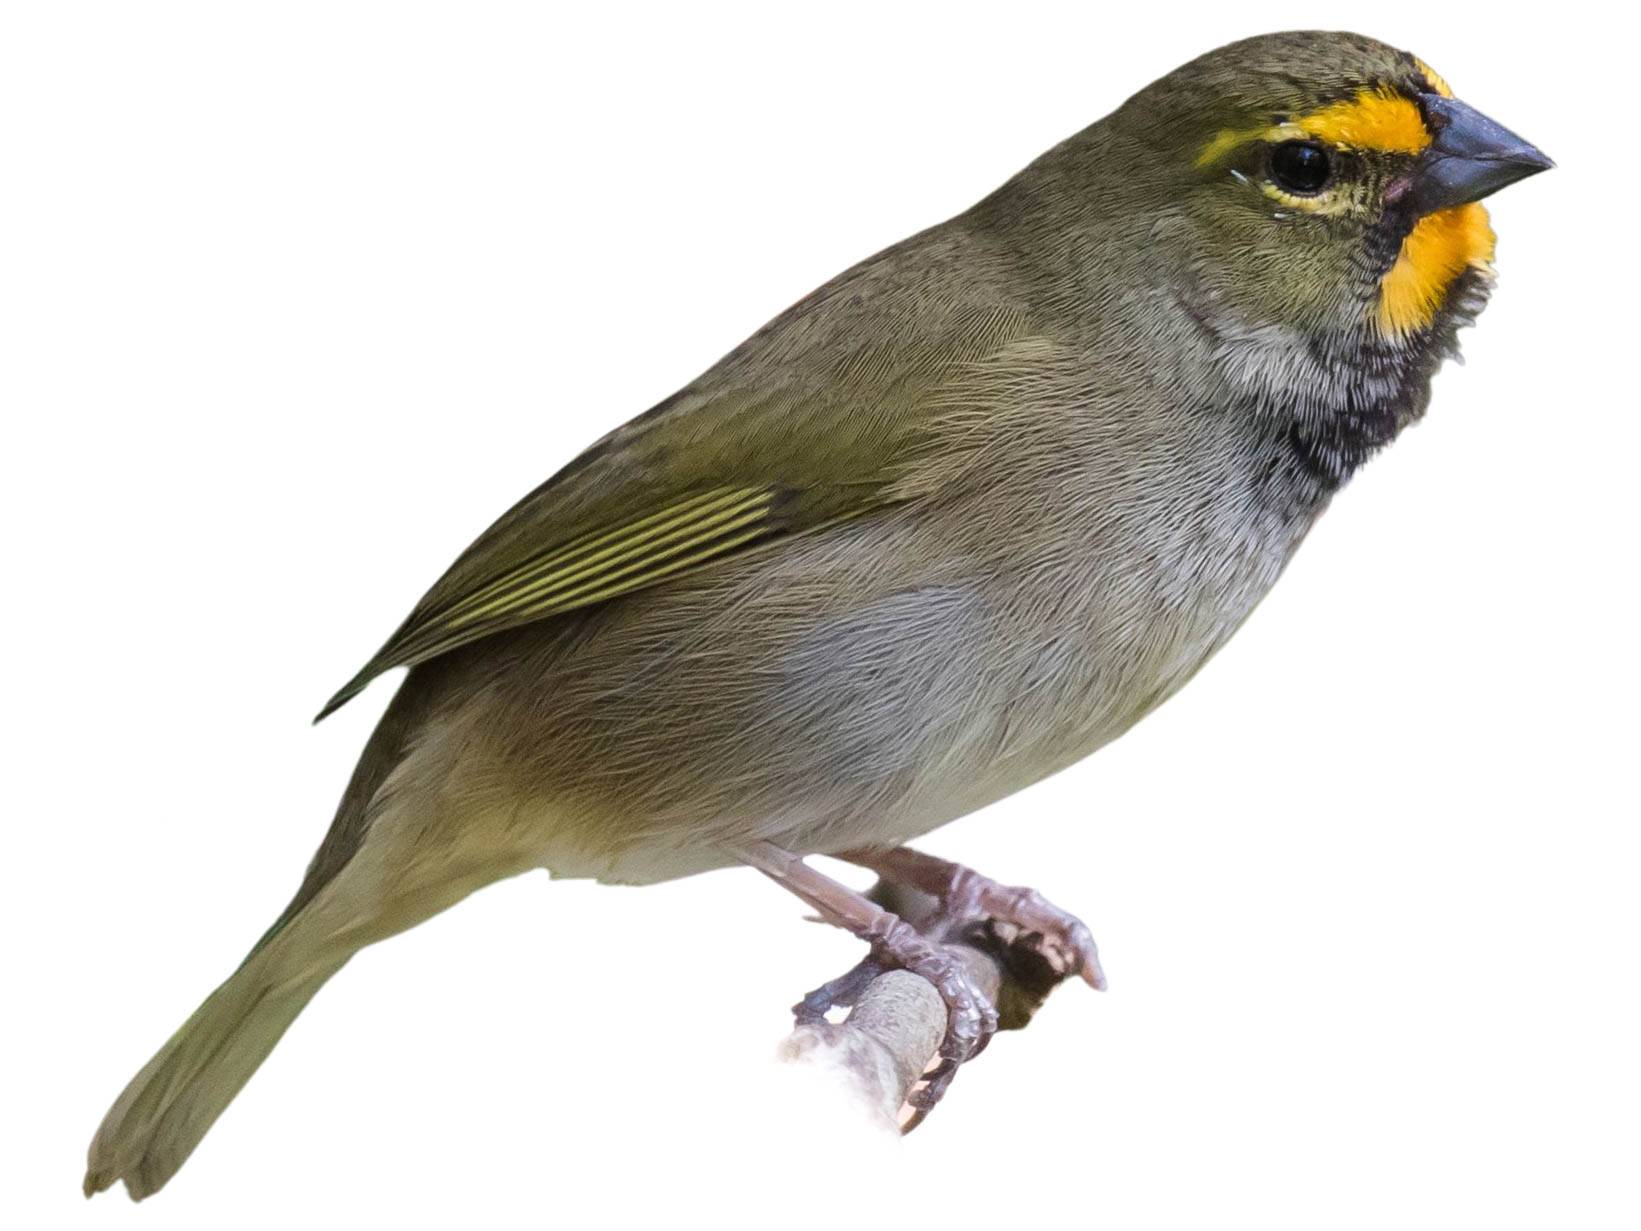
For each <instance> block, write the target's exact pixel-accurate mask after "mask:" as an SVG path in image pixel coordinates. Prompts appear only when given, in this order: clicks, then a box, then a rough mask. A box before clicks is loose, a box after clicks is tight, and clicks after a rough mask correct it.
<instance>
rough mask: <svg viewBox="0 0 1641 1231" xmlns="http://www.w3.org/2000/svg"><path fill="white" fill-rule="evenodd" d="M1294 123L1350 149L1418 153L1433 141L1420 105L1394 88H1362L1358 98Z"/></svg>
mask: <svg viewBox="0 0 1641 1231" xmlns="http://www.w3.org/2000/svg"><path fill="white" fill-rule="evenodd" d="M1293 126H1294V127H1296V128H1298V129H1299V130H1300V131H1301V132H1303V133H1304V134H1306V135H1307V136H1310V137H1314V138H1316V139H1317V140H1318V141H1326V142H1328V143H1329V144H1330V145H1336V146H1339V147H1340V148H1341V149H1348V150H1373V151H1376V152H1378V153H1384V154H1417V153H1418V152H1419V151H1421V150H1422V149H1424V148H1425V146H1427V145H1429V144H1430V130H1429V129H1428V128H1426V127H1425V126H1424V117H1423V116H1422V115H1420V114H1419V108H1418V107H1417V106H1416V105H1415V104H1414V103H1413V101H1412V100H1411V99H1409V98H1405V97H1403V96H1402V95H1401V94H1398V93H1396V92H1395V91H1394V90H1386V89H1380V90H1363V91H1362V92H1361V93H1360V94H1358V95H1357V96H1356V97H1355V98H1347V99H1342V100H1341V101H1339V102H1336V103H1333V104H1330V105H1329V106H1326V107H1323V108H1322V109H1321V110H1320V111H1313V112H1311V113H1310V114H1309V115H1306V116H1301V117H1300V118H1299V119H1297V120H1295V121H1294V125H1293Z"/></svg>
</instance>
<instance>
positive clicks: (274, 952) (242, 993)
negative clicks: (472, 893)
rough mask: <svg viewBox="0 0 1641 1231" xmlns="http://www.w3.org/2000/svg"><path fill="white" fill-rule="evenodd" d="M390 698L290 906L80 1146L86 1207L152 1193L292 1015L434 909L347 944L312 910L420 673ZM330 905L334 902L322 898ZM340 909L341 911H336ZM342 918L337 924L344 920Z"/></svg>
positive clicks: (410, 727)
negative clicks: (117, 1194)
mask: <svg viewBox="0 0 1641 1231" xmlns="http://www.w3.org/2000/svg"><path fill="white" fill-rule="evenodd" d="M421 674H422V675H423V677H424V679H423V680H420V681H419V680H417V679H416V678H415V677H414V676H413V677H412V679H411V680H410V681H407V683H406V686H404V687H402V688H400V690H399V692H398V694H397V695H396V696H395V697H394V699H393V702H392V704H391V705H389V707H388V709H387V712H386V714H384V715H383V717H382V721H381V723H380V724H379V725H378V726H377V728H376V732H375V734H373V735H372V736H371V738H370V741H369V743H368V744H367V745H366V747H365V751H364V754H363V755H362V756H361V757H360V760H359V765H358V768H357V769H355V770H354V773H353V779H352V781H351V782H350V783H349V784H348V789H347V791H346V792H345V793H344V795H343V797H342V802H341V805H340V806H339V807H338V808H337V811H336V819H335V820H334V821H333V822H332V824H331V828H330V832H329V833H328V834H327V835H326V836H325V841H324V843H323V844H322V845H321V846H320V848H319V851H318V853H316V854H315V856H314V859H313V863H312V864H311V865H310V866H309V868H308V874H307V876H306V877H305V878H304V880H303V882H302V886H301V888H300V889H298V891H297V894H296V897H295V898H294V899H293V900H292V901H291V903H290V905H289V906H288V907H286V909H285V912H284V913H283V914H282V915H281V916H280V917H279V919H278V920H277V921H276V922H275V923H274V925H273V927H271V928H269V929H268V931H267V933H266V934H265V935H264V936H263V937H262V939H261V940H260V941H258V942H257V944H256V947H255V948H254V949H252V950H251V954H250V956H249V957H247V958H246V959H245V961H244V962H243V963H242V964H241V966H240V968H239V969H238V970H237V971H235V972H234V974H233V975H232V976H231V977H230V978H229V979H228V981H227V982H226V983H224V984H223V985H222V986H221V987H219V988H217V990H216V991H214V992H212V993H211V995H210V996H209V997H207V998H206V1001H205V1003H204V1004H202V1005H200V1006H199V1008H198V1009H196V1010H195V1011H194V1015H193V1016H192V1017H190V1018H189V1019H188V1020H187V1021H186V1022H184V1023H183V1026H182V1029H180V1030H178V1031H177V1032H176V1034H174V1035H172V1036H171V1039H170V1041H169V1042H167V1043H166V1044H165V1046H164V1047H162V1048H160V1050H159V1052H158V1054H157V1055H155V1056H154V1058H153V1059H152V1060H150V1061H149V1062H148V1063H147V1064H146V1065H145V1066H144V1067H143V1069H142V1071H141V1072H140V1073H138V1074H137V1075H136V1076H135V1077H133V1078H132V1079H131V1084H130V1085H128V1086H127V1087H126V1088H125V1091H124V1093H122V1094H121V1095H120V1097H119V1098H118V1099H116V1100H115V1102H114V1106H113V1107H112V1108H110V1109H109V1112H108V1115H107V1116H105V1117H104V1118H103V1122H102V1127H100V1128H99V1129H98V1130H97V1135H96V1137H95V1138H93V1140H92V1142H91V1151H90V1156H89V1159H88V1165H87V1169H86V1176H85V1193H86V1196H88V1197H89V1196H92V1195H94V1194H96V1193H99V1192H101V1191H103V1190H104V1189H105V1188H109V1187H112V1186H113V1185H114V1184H116V1183H118V1182H119V1181H120V1180H124V1181H125V1186H126V1190H127V1191H128V1192H129V1193H130V1194H131V1196H132V1199H133V1200H137V1201H140V1200H142V1199H143V1198H144V1197H147V1196H149V1195H151V1194H152V1193H156V1192H158V1191H159V1190H160V1188H161V1187H163V1186H164V1184H165V1182H166V1181H167V1180H169V1179H170V1178H171V1177H172V1176H173V1175H175V1174H176V1172H177V1169H178V1168H179V1167H181V1166H182V1164H183V1163H184V1162H185V1161H187V1158H188V1156H189V1155H190V1154H191V1153H193V1150H194V1147H195V1146H197V1145H198V1144H199V1143H200V1139H201V1138H202V1137H204V1136H205V1133H206V1131H207V1130H208V1129H209V1128H210V1127H211V1125H212V1124H213V1123H215V1121H216V1118H217V1117H218V1116H220V1115H221V1114H222V1112H223V1109H224V1108H225V1107H227V1106H228V1104H229V1103H230V1102H231V1101H232V1100H233V1097H234V1095H236V1094H238V1093H239V1091H240V1088H241V1087H242V1086H244V1084H245V1083H246V1082H247V1081H249V1080H250V1077H251V1074H252V1073H254V1072H256V1070H257V1067H258V1066H259V1065H260V1064H261V1063H262V1061H263V1060H264V1059H266V1058H267V1055H268V1053H269V1052H270V1051H272V1050H273V1048H274V1044H276V1043H278V1042H279V1040H280V1038H281V1037H282V1036H283V1035H284V1033H285V1031H286V1030H287V1029H289V1027H290V1024H291V1023H292V1022H293V1021H295V1020H296V1015H297V1014H298V1013H300V1012H302V1010H303V1008H304V1007H305V1006H306V1005H307V1003H308V1001H310V1000H312V999H313V997H314V994H315V993H317V992H318V991H319V989H320V988H321V987H323V986H324V985H325V981H326V980H327V979H329V978H330V977H331V976H332V975H333V974H335V973H336V972H337V971H338V970H340V969H341V968H342V967H343V966H344V965H345V964H346V963H347V960H348V959H349V958H350V957H352V956H353V954H354V953H355V952H356V951H357V949H358V948H359V947H360V946H361V945H362V944H365V943H368V942H369V941H370V940H373V939H380V938H381V937H382V936H383V935H387V934H390V933H391V932H393V931H397V930H399V929H401V928H404V927H409V926H413V925H414V924H415V923H416V922H419V921H420V919H422V918H425V917H426V916H427V915H428V914H432V913H434V911H436V910H437V909H439V908H440V906H441V905H442V904H443V903H441V902H439V901H437V900H436V899H435V898H434V897H432V895H430V900H429V902H428V903H427V904H426V905H425V906H423V907H422V908H421V909H419V910H412V911H409V912H407V913H405V914H404V915H403V916H402V917H401V918H399V919H397V920H396V921H394V922H393V923H391V924H387V925H385V926H382V927H378V928H376V929H375V930H374V932H371V933H369V934H355V935H354V937H353V939H352V940H351V941H344V940H342V938H341V937H340V936H339V935H338V933H339V932H340V931H342V930H343V929H340V928H338V927H337V926H335V925H336V918H335V917H334V915H333V917H331V918H330V919H328V920H327V919H324V918H319V917H316V916H322V915H323V914H324V913H325V912H323V911H321V910H319V909H318V908H317V904H316V903H315V899H316V898H319V897H320V895H321V894H322V893H323V892H324V891H325V890H326V889H327V888H328V887H329V888H333V890H334V886H335V883H336V882H337V881H338V878H339V877H340V876H341V874H342V872H343V870H344V869H345V868H346V867H347V865H348V862H349V860H350V859H351V858H352V856H353V854H354V853H355V852H356V851H357V850H358V849H359V846H360V845H361V844H362V843H363V842H364V840H365V837H366V834H367V832H368V830H369V826H370V802H371V800H372V798H373V797H374V796H375V795H376V793H377V791H378V790H379V789H380V788H381V786H382V784H383V783H384V782H385V781H386V779H387V777H388V775H389V774H390V773H391V772H392V770H393V768H394V766H395V765H397V764H398V762H399V760H400V758H401V757H402V756H403V755H404V752H405V749H406V747H407V746H408V744H409V743H410V741H411V740H412V738H413V736H414V733H415V731H416V729H417V727H418V725H419V724H420V722H421V721H422V719H423V717H424V716H425V714H426V713H427V711H428V709H429V707H430V706H431V704H432V701H433V697H432V693H433V690H432V689H430V688H428V687H425V686H416V685H424V684H425V680H426V679H428V678H432V675H431V673H425V672H424V673H421ZM333 896H334V893H333ZM341 905H342V906H343V907H346V906H347V905H348V904H347V903H345V902H344V903H342V904H341ZM343 913H344V915H347V914H348V912H347V911H346V910H344V912H343Z"/></svg>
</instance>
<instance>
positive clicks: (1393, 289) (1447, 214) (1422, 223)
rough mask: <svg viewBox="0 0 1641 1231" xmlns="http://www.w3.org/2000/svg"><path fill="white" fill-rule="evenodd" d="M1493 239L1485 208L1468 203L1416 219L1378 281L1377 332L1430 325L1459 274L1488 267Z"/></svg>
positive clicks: (1388, 334)
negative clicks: (1392, 261) (1393, 261)
mask: <svg viewBox="0 0 1641 1231" xmlns="http://www.w3.org/2000/svg"><path fill="white" fill-rule="evenodd" d="M1493 242H1494V237H1493V226H1492V224H1491V223H1490V222H1489V221H1488V218H1487V211H1486V210H1485V209H1483V208H1482V207H1481V206H1480V205H1478V204H1476V203H1474V202H1472V203H1471V204H1469V205H1459V206H1455V207H1454V208H1452V209H1442V210H1437V211H1436V212H1435V213H1433V214H1426V215H1425V216H1424V217H1423V218H1421V219H1419V221H1418V222H1416V223H1414V224H1413V230H1411V231H1409V232H1408V235H1407V238H1406V239H1404V240H1403V241H1402V250H1401V252H1400V253H1398V254H1397V257H1396V263H1395V264H1394V265H1392V266H1391V267H1390V272H1389V273H1388V274H1386V275H1385V279H1384V281H1383V282H1381V283H1380V284H1379V312H1378V316H1377V318H1376V319H1377V322H1378V325H1379V332H1380V333H1382V334H1384V335H1385V336H1386V337H1405V336H1406V335H1408V334H1410V333H1413V332H1415V331H1417V330H1419V329H1423V328H1424V327H1425V326H1426V325H1428V324H1430V322H1431V321H1433V320H1435V319H1436V313H1437V311H1438V310H1439V309H1440V308H1441V306H1442V303H1443V302H1444V301H1445V300H1446V299H1447V292H1448V290H1449V289H1450V288H1451V287H1452V285H1453V283H1454V282H1456V281H1457V280H1458V277H1459V275H1460V274H1462V273H1464V271H1465V270H1467V269H1481V270H1488V271H1491V269H1492V260H1493Z"/></svg>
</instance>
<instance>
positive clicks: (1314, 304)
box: [1114, 33, 1551, 341]
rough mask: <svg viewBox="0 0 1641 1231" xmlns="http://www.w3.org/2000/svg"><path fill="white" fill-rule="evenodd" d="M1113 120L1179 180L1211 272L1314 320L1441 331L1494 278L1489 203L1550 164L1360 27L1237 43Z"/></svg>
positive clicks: (1401, 335) (1386, 331)
mask: <svg viewBox="0 0 1641 1231" xmlns="http://www.w3.org/2000/svg"><path fill="white" fill-rule="evenodd" d="M1114 118H1116V119H1117V121H1118V125H1119V126H1120V127H1121V128H1123V129H1124V130H1126V131H1127V132H1128V133H1129V135H1130V136H1132V137H1135V138H1137V139H1139V140H1140V141H1143V142H1146V143H1148V144H1149V145H1151V146H1152V147H1153V150H1154V151H1155V153H1156V154H1157V155H1158V156H1159V157H1158V158H1157V159H1156V161H1155V162H1154V163H1153V166H1154V169H1155V170H1156V171H1158V172H1160V173H1162V174H1165V175H1168V176H1169V178H1171V179H1172V180H1173V185H1172V186H1173V187H1174V189H1175V192H1174V193H1173V194H1172V195H1173V196H1174V199H1175V200H1177V201H1178V202H1179V203H1180V205H1181V212H1182V213H1183V215H1184V216H1185V217H1186V218H1188V219H1189V222H1190V225H1191V228H1192V230H1193V232H1194V235H1193V240H1194V242H1195V243H1196V244H1197V245H1198V248H1199V251H1198V253H1197V259H1196V260H1194V261H1193V262H1192V264H1193V265H1194V266H1195V270H1196V273H1197V276H1198V277H1199V278H1201V279H1203V280H1205V281H1207V282H1208V283H1209V284H1210V289H1211V290H1212V291H1213V292H1215V293H1216V294H1217V296H1218V297H1219V298H1220V299H1221V300H1222V301H1223V302H1224V304H1225V305H1226V307H1227V308H1230V309H1232V310H1235V309H1236V308H1238V307H1240V308H1242V309H1243V310H1244V312H1245V313H1246V316H1247V318H1248V319H1249V320H1251V321H1256V322H1263V321H1271V322H1276V323H1280V324H1285V325H1289V326H1292V327H1294V328H1298V329H1302V330H1305V331H1307V332H1320V331H1329V330H1346V331H1349V330H1356V329H1360V330H1362V331H1364V332H1366V333H1368V334H1370V335H1372V336H1374V337H1376V338H1380V339H1386V340H1393V341H1394V340H1410V339H1414V338H1416V337H1417V336H1418V335H1420V334H1424V333H1428V332H1430V331H1432V330H1435V329H1438V328H1439V327H1440V325H1441V324H1442V323H1443V320H1442V318H1443V316H1444V314H1445V313H1447V312H1450V311H1453V310H1454V309H1459V308H1462V300H1463V299H1464V298H1465V296H1464V295H1463V293H1462V292H1463V291H1465V290H1467V289H1469V287H1468V286H1467V285H1466V284H1467V283H1475V282H1485V281H1486V280H1487V278H1488V277H1489V275H1490V271H1491V262H1492V258H1493V231H1492V227H1491V226H1490V225H1489V223H1488V218H1487V211H1486V209H1484V208H1483V207H1482V206H1481V205H1480V204H1479V202H1480V200H1481V199H1482V198H1483V197H1486V196H1488V195H1489V194H1491V193H1493V192H1496V191H1497V190H1498V189H1500V188H1502V187H1504V186H1505V185H1507V184H1510V183H1512V182H1514V181H1515V180H1518V179H1522V178H1523V177H1525V176H1528V175H1532V174H1533V173H1535V172H1537V171H1542V170H1544V169H1545V168H1547V167H1549V166H1550V165H1551V164H1550V160H1549V159H1548V158H1546V157H1545V156H1544V155H1543V154H1541V153H1540V152H1539V151H1538V150H1536V149H1534V148H1533V147H1532V146H1531V145H1529V144H1527V142H1525V141H1523V140H1522V139H1521V138H1520V137H1518V136H1516V135H1515V134H1514V133H1511V132H1509V131H1508V130H1506V129H1504V128H1502V127H1500V126H1499V125H1498V124H1496V123H1494V122H1493V121H1492V120H1490V119H1488V118H1487V117H1486V116H1484V115H1482V114H1481V113H1480V112H1479V111H1476V110H1475V109H1474V108H1472V107H1470V106H1468V105H1467V104H1465V103H1463V102H1461V101H1460V100H1458V99H1457V98H1455V97H1454V95H1453V92H1452V90H1450V89H1449V88H1448V86H1447V84H1446V82H1444V81H1443V80H1442V79H1441V78H1440V77H1439V76H1437V75H1436V73H1435V72H1434V71H1433V70H1432V69H1430V68H1429V67H1428V66H1427V65H1426V64H1425V63H1424V62H1423V61H1421V60H1419V59H1418V58H1417V57H1416V56H1413V55H1411V54H1409V53H1407V52H1403V51H1398V50H1396V49H1395V48H1392V47H1387V46H1386V45H1385V44H1383V43H1379V42H1376V41H1374V40H1373V39H1368V38H1363V37H1361V36H1359V35H1353V34H1329V33H1296V34H1276V35H1267V36H1265V37H1262V38H1254V39H1248V40H1246V41H1244V42H1240V43H1234V44H1232V45H1231V46H1229V47H1223V48H1220V49H1219V50H1217V51H1213V52H1210V53H1209V54H1207V55H1205V56H1203V57H1201V58H1200V59H1197V60H1194V61H1192V62H1191V63H1190V64H1187V65H1185V66H1184V67H1183V68H1181V69H1179V70H1177V71H1176V72H1173V73H1170V74H1169V75H1168V76H1167V77H1164V78H1163V79H1162V80H1160V81H1158V82H1157V83H1155V84H1154V85H1152V86H1150V87H1149V88H1147V89H1146V90H1144V91H1142V92H1141V93H1140V94H1139V95H1137V96H1136V97H1135V98H1134V99H1132V100H1131V101H1130V102H1129V103H1128V104H1127V105H1126V106H1125V107H1124V108H1123V109H1122V111H1121V112H1119V113H1118V116H1117V117H1114Z"/></svg>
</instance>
